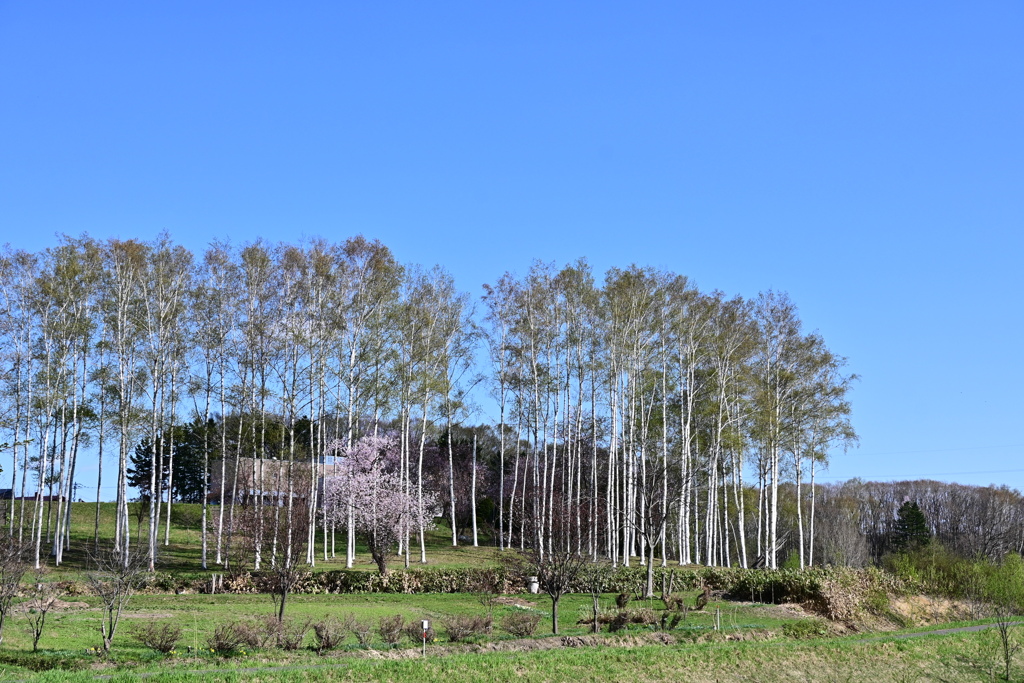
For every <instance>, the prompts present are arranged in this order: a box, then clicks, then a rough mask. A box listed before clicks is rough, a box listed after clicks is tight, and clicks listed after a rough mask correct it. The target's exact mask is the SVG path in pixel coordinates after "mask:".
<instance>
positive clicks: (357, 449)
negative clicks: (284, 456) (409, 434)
mask: <svg viewBox="0 0 1024 683" xmlns="http://www.w3.org/2000/svg"><path fill="white" fill-rule="evenodd" d="M332 446H333V448H334V450H336V451H337V452H339V453H340V454H341V456H342V457H343V461H342V465H341V467H340V468H339V471H338V474H336V475H335V476H332V477H328V478H327V481H326V482H325V485H324V489H325V504H326V510H327V516H328V519H332V520H334V521H335V523H337V524H339V525H341V526H345V525H347V524H350V523H351V524H353V528H354V530H355V532H356V533H357V534H360V535H362V536H363V537H364V538H365V539H366V542H367V545H369V547H370V554H371V555H372V556H373V561H374V562H375V563H376V564H377V568H378V569H379V570H380V573H381V574H386V573H387V557H388V554H389V553H390V552H391V551H392V549H393V548H394V547H395V545H396V544H397V543H398V540H399V538H401V537H403V536H406V537H407V536H408V533H409V531H410V530H413V529H420V528H421V527H422V528H424V529H428V528H430V527H431V526H433V522H434V515H435V514H436V513H437V511H438V505H437V500H436V497H434V496H432V495H427V494H426V493H424V496H423V503H422V506H421V505H420V503H419V501H418V500H417V496H416V495H415V489H414V488H413V487H412V486H411V485H410V482H409V481H408V480H403V478H402V477H401V476H400V468H399V463H400V458H399V444H398V439H397V438H396V437H394V436H391V435H385V436H364V437H363V438H361V439H359V440H358V441H356V442H355V443H354V444H353V445H352V447H351V448H348V447H346V446H345V444H344V442H342V441H336V442H335V443H334V444H332Z"/></svg>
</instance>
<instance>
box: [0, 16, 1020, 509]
mask: <svg viewBox="0 0 1024 683" xmlns="http://www.w3.org/2000/svg"><path fill="white" fill-rule="evenodd" d="M1022 219H1024V4H1022V3H1021V2H1019V0H1012V1H992V2H962V1H961V2H935V1H929V2H913V1H908V2H897V3H893V2H857V3H852V2H851V3H831V2H804V3H791V2H772V3H767V2H725V3H723V2H702V3H693V2H665V3H651V2H631V3H622V2H616V3H610V2H596V1H589V2H556V1H555V0H545V1H544V2H515V3H512V2H505V3H494V2H445V1H442V0H438V1H436V2H405V3H403V2H389V3H351V2H350V3H346V2H305V3H267V2H259V1H255V0H247V1H246V2H230V1H226V2H216V3H211V2H190V1H187V0H184V1H181V2H173V3H149V2H103V1H102V0H96V1H93V2H58V1H54V2H46V1H45V0H44V1H41V2H22V3H17V2H10V1H7V2H5V1H3V0H0V242H10V243H11V244H12V245H13V246H16V247H20V248H23V249H27V250H32V251H36V250H41V249H43V248H45V247H48V246H52V245H54V244H55V243H56V238H55V234H56V233H59V232H65V233H69V234H79V233H81V232H88V233H89V234H91V235H93V236H94V237H98V238H106V237H111V236H119V237H121V238H128V237H139V238H146V239H149V238H152V237H153V236H155V235H156V234H157V233H158V232H159V231H161V230H167V231H169V232H170V234H171V235H172V237H173V238H175V239H176V240H177V241H179V242H180V243H182V244H184V245H185V246H187V247H189V248H190V249H193V250H196V251H199V250H202V248H203V247H204V246H205V244H206V243H207V242H208V241H210V240H211V239H213V238H223V237H227V238H230V239H231V240H232V241H233V242H234V243H236V244H239V243H244V242H247V241H250V240H252V239H255V238H256V237H259V236H262V237H265V238H267V239H269V240H271V241H297V240H299V239H300V238H302V237H304V236H305V237H309V236H322V237H325V238H328V239H333V240H342V239H344V238H346V237H349V236H352V235H355V234H360V233H361V234H364V235H366V236H368V237H373V238H378V239H380V240H381V241H383V242H384V243H385V244H387V245H388V246H389V247H391V249H392V250H393V251H394V252H395V254H396V256H397V258H398V259H399V260H400V261H403V262H416V263H422V264H425V265H433V264H434V263H440V264H442V265H444V266H445V267H447V268H448V269H449V270H450V271H451V272H452V273H453V275H454V276H455V278H456V281H457V282H458V284H459V286H460V287H462V288H463V289H464V290H467V291H470V292H472V293H474V294H478V293H479V292H480V285H481V284H483V283H485V282H493V281H494V280H495V279H496V278H497V277H498V276H500V275H501V274H502V273H503V272H504V271H506V270H510V271H514V272H519V273H523V272H524V271H525V270H526V269H527V268H528V267H529V264H530V262H531V261H532V260H534V259H540V260H544V261H556V262H558V263H565V262H567V261H570V260H573V259H575V258H577V257H580V256H585V257H587V258H588V259H589V260H590V262H591V263H592V264H593V266H594V267H595V270H597V271H598V272H603V271H604V270H605V269H607V268H608V267H610V266H622V267H624V266H628V265H629V264H630V263H638V264H641V265H651V266H658V267H662V268H665V269H668V270H672V271H675V272H679V273H683V274H687V275H689V276H690V277H691V278H692V279H693V280H694V281H696V283H697V284H698V285H699V286H700V287H701V288H702V289H705V290H711V289H721V290H723V291H724V292H726V293H728V294H741V295H744V296H748V297H752V296H755V295H756V294H757V293H758V292H759V291H760V290H763V289H768V288H774V289H778V290H785V291H787V292H789V294H790V295H791V297H792V298H793V300H794V301H795V303H796V304H797V305H798V307H799V308H800V311H801V314H802V317H803V320H804V322H805V325H806V327H807V329H809V330H811V329H817V330H818V331H819V332H821V334H822V335H823V336H824V337H825V339H826V342H827V343H828V345H829V346H830V348H832V349H833V350H834V351H836V352H837V353H839V354H842V355H844V356H847V357H848V358H849V368H850V369H851V370H852V371H853V372H856V373H858V374H859V375H861V376H862V380H861V381H860V382H859V383H858V385H857V387H856V390H855V391H854V393H853V396H852V399H853V402H854V424H855V426H856V428H857V430H858V431H859V433H860V435H861V445H860V448H859V449H857V450H855V451H853V452H851V453H849V454H846V455H842V454H837V455H835V457H834V459H833V464H832V467H831V471H830V472H829V475H828V476H830V477H833V478H836V479H843V478H849V477H853V476H861V477H864V478H869V479H890V478H910V477H913V478H917V477H930V478H935V479H942V480H948V481H961V482H964V483H974V484H989V483H998V484H1003V483H1005V484H1008V485H1010V486H1012V487H1015V488H1022V489H1024V457H1022V456H1024V434H1021V433H1020V429H1021V428H1022V427H1024V423H1022V419H1021V418H1022V416H1024V399H1022V392H1021V387H1022V385H1024V369H1022V367H1024V366H1022V359H1021V354H1020V350H1021V347H1022V341H1021V340H1022V333H1024V324H1022V312H1024V311H1022V308H1024V307H1022V304H1021V295H1022V294H1024V275H1022V271H1024V268H1022V260H1024V258H1022V256H1024V237H1022V236H1021V228H1022V227H1024V220H1022ZM85 495H88V494H85Z"/></svg>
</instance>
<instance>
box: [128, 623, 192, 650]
mask: <svg viewBox="0 0 1024 683" xmlns="http://www.w3.org/2000/svg"><path fill="white" fill-rule="evenodd" d="M132 637H133V638H134V639H135V640H137V641H138V642H139V643H140V644H142V645H144V646H146V647H148V648H150V649H151V650H156V651H157V652H160V653H162V654H167V653H168V652H170V651H171V650H173V649H174V647H175V646H176V645H177V644H178V641H179V640H181V626H178V625H177V624H175V623H173V622H170V621H160V622H157V621H147V622H143V623H141V624H136V625H135V627H134V628H133V629H132Z"/></svg>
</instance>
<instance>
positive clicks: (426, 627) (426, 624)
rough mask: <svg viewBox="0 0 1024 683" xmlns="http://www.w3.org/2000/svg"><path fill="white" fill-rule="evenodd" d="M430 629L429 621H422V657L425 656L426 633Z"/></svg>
mask: <svg viewBox="0 0 1024 683" xmlns="http://www.w3.org/2000/svg"><path fill="white" fill-rule="evenodd" d="M429 629H430V621H429V620H427V619H424V620H423V656H424V657H426V656H427V631H428V630H429Z"/></svg>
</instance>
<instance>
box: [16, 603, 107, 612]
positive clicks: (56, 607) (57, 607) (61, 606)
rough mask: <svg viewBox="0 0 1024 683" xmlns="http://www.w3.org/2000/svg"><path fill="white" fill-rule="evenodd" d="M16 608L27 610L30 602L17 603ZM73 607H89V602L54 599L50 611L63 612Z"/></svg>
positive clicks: (22, 610)
mask: <svg viewBox="0 0 1024 683" xmlns="http://www.w3.org/2000/svg"><path fill="white" fill-rule="evenodd" d="M18 609H19V611H21V612H27V611H29V609H31V604H30V603H28V602H23V603H21V604H20V605H18ZM73 609H89V603H87V602H65V601H64V600H54V602H53V606H52V607H50V611H51V612H64V611H67V610H73Z"/></svg>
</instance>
